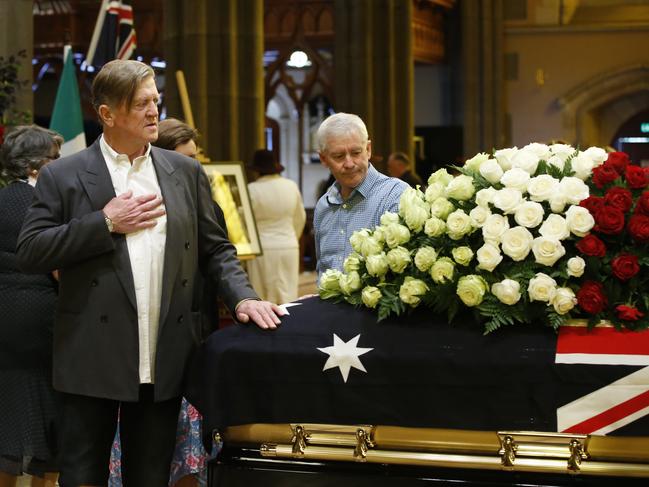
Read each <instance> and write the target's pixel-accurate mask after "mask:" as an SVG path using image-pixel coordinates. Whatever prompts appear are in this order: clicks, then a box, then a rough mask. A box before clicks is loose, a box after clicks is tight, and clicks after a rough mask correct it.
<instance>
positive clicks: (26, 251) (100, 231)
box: [16, 166, 115, 273]
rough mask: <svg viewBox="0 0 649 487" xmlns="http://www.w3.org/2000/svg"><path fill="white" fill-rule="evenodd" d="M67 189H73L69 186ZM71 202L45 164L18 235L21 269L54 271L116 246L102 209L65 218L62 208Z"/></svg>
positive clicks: (17, 251)
mask: <svg viewBox="0 0 649 487" xmlns="http://www.w3.org/2000/svg"><path fill="white" fill-rule="evenodd" d="M67 193H72V191H71V190H70V189H69V188H68V190H67ZM66 197H70V198H72V197H73V196H71V195H69V194H66ZM71 204H72V203H71V202H70V201H64V196H63V194H62V192H61V190H60V188H59V185H58V184H57V180H56V177H55V175H54V173H53V172H52V170H51V169H50V168H49V167H47V166H44V167H43V168H42V169H41V170H40V172H39V176H38V183H37V184H36V188H35V191H34V200H33V202H32V205H31V207H30V208H29V210H28V211H27V215H26V216H25V221H24V222H23V226H22V230H21V232H20V235H19V237H18V245H17V249H16V253H17V255H18V262H19V265H20V267H21V269H22V270H24V271H26V272H42V273H44V272H51V271H53V270H56V269H63V268H65V267H67V266H70V265H73V264H76V263H79V262H81V261H84V260H86V259H88V258H90V257H94V256H96V255H99V254H102V253H105V252H110V251H112V250H114V249H115V244H114V242H113V239H112V237H111V234H110V232H109V231H108V228H107V227H106V223H105V220H104V215H103V213H102V211H92V212H89V213H86V214H84V215H82V216H80V217H78V218H71V219H69V221H65V220H64V217H63V213H64V212H63V208H64V206H65V205H68V206H69V205H71Z"/></svg>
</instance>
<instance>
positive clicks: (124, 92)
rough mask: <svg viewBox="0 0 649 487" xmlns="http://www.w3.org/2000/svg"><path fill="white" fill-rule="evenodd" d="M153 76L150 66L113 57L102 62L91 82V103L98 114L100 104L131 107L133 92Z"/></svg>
mask: <svg viewBox="0 0 649 487" xmlns="http://www.w3.org/2000/svg"><path fill="white" fill-rule="evenodd" d="M148 78H155V73H154V71H153V69H152V68H151V66H148V65H146V64H144V63H141V62H140V61H134V60H132V59H129V60H122V59H115V60H113V61H110V62H109V63H106V64H104V67H103V68H101V70H100V71H99V73H98V74H97V76H95V79H94V81H93V82H92V105H93V106H94V107H95V110H96V111H97V113H98V114H99V107H100V106H101V105H108V106H109V107H111V108H119V107H121V106H122V105H123V106H125V107H126V108H127V109H130V108H131V104H132V103H133V98H134V97H135V92H136V91H137V89H138V88H139V86H140V84H141V83H142V82H143V81H144V80H146V79H148Z"/></svg>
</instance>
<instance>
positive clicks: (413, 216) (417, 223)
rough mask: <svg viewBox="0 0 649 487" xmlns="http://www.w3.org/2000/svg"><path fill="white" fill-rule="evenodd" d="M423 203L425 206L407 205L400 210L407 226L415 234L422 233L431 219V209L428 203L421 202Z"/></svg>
mask: <svg viewBox="0 0 649 487" xmlns="http://www.w3.org/2000/svg"><path fill="white" fill-rule="evenodd" d="M421 203H422V204H423V205H425V206H423V205H407V206H405V207H404V208H402V209H401V210H399V213H401V214H402V216H403V219H404V220H405V222H406V225H408V228H410V230H412V231H413V232H420V231H421V229H422V228H423V227H424V223H426V220H428V218H430V209H429V207H428V203H426V202H425V201H421Z"/></svg>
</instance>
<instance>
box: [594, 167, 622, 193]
mask: <svg viewBox="0 0 649 487" xmlns="http://www.w3.org/2000/svg"><path fill="white" fill-rule="evenodd" d="M619 177H620V175H619V174H618V173H617V171H616V170H615V168H614V167H613V166H611V165H609V164H602V165H601V166H599V167H596V168H595V169H593V183H595V186H597V187H598V188H603V187H604V186H606V185H607V184H609V183H612V182H613V181H615V180H616V179H617V178H619Z"/></svg>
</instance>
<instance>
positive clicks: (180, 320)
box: [178, 315, 185, 323]
mask: <svg viewBox="0 0 649 487" xmlns="http://www.w3.org/2000/svg"><path fill="white" fill-rule="evenodd" d="M184 319H185V318H184V317H183V315H180V316H179V317H178V323H182V322H183V320H184Z"/></svg>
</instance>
